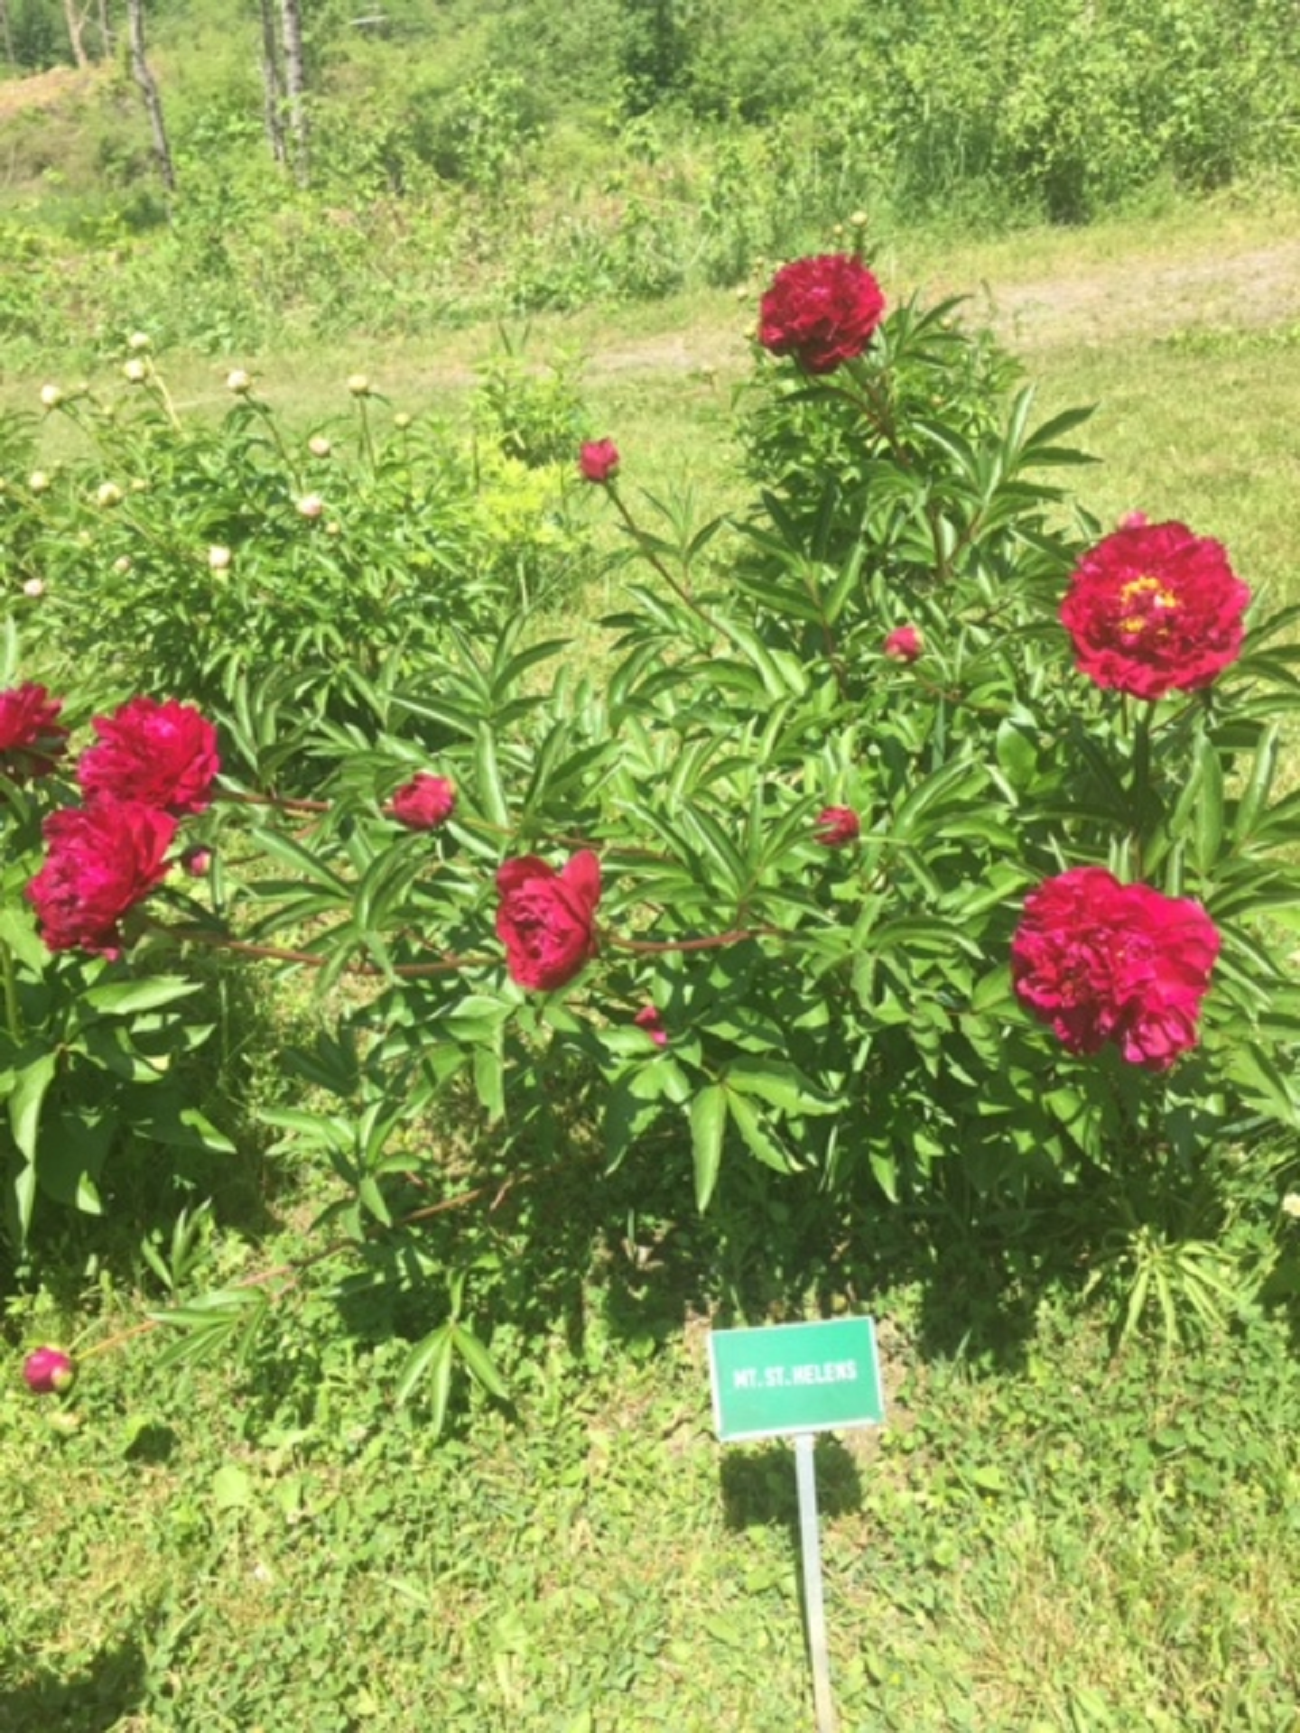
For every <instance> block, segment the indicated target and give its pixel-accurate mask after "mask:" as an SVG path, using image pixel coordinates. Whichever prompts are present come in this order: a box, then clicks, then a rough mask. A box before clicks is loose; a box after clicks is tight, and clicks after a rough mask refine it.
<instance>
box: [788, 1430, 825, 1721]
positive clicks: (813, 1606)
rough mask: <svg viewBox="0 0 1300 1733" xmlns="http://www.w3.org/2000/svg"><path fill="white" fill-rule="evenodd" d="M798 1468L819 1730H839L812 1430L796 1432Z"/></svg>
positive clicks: (810, 1655)
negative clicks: (828, 1641)
mask: <svg viewBox="0 0 1300 1733" xmlns="http://www.w3.org/2000/svg"><path fill="white" fill-rule="evenodd" d="M794 1469H795V1480H796V1483H797V1485H798V1488H799V1544H800V1548H801V1551H802V1553H803V1604H804V1613H805V1616H806V1618H807V1621H808V1658H809V1660H810V1661H811V1662H812V1676H813V1704H814V1706H815V1707H816V1710H817V1733H835V1705H834V1703H833V1702H832V1701H831V1663H830V1655H829V1653H828V1651H827V1648H826V1606H825V1602H824V1601H823V1599H822V1550H821V1537H820V1535H819V1533H818V1529H817V1473H816V1469H815V1467H814V1465H813V1434H812V1433H811V1432H797V1433H796V1434H795V1439H794Z"/></svg>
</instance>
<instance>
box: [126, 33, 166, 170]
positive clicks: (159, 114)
mask: <svg viewBox="0 0 1300 1733" xmlns="http://www.w3.org/2000/svg"><path fill="white" fill-rule="evenodd" d="M126 17H127V25H128V28H129V30H130V36H131V72H132V74H133V75H134V78H135V81H136V83H137V84H138V85H139V86H140V94H141V96H143V97H144V106H145V112H146V114H147V115H148V116H149V128H150V131H151V132H152V133H153V154H154V160H155V162H156V163H157V164H158V173H159V174H160V175H161V176H162V181H163V185H164V186H165V187H166V188H167V191H168V192H169V193H174V192H175V191H176V170H175V169H174V168H173V166H172V153H171V147H170V146H169V145H168V143H167V128H166V126H165V125H164V124H163V111H162V99H161V98H160V97H159V95H158V86H157V84H155V82H154V76H153V73H152V72H151V71H150V70H149V62H148V61H147V60H146V59H145V52H144V0H126Z"/></svg>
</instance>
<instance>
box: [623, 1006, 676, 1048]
mask: <svg viewBox="0 0 1300 1733" xmlns="http://www.w3.org/2000/svg"><path fill="white" fill-rule="evenodd" d="M632 1021H633V1022H634V1023H635V1024H636V1026H637V1028H638V1029H644V1030H645V1032H646V1034H647V1035H648V1036H649V1037H650V1039H651V1040H652V1041H653V1042H654V1044H655V1046H656V1047H666V1046H667V1045H668V1031H667V1030H666V1029H665V1028H664V1022H663V1018H662V1017H661V1016H660V1015H659V1007H658V1006H657V1005H643V1006H642V1007H641V1009H640V1010H639V1011H638V1012H637V1014H636V1016H635V1017H633V1019H632Z"/></svg>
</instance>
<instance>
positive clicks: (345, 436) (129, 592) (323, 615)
mask: <svg viewBox="0 0 1300 1733" xmlns="http://www.w3.org/2000/svg"><path fill="white" fill-rule="evenodd" d="M124 371H125V372H126V374H127V377H128V381H130V382H131V383H129V384H128V387H127V389H128V391H130V392H131V393H133V394H134V395H133V397H131V398H130V399H128V401H127V402H126V403H122V402H119V401H115V400H113V399H112V398H109V397H101V396H99V395H96V394H95V393H93V392H91V391H89V390H87V391H86V392H83V393H71V394H68V395H66V396H65V395H63V394H62V393H61V392H58V391H57V388H54V391H53V395H54V397H55V398H56V399H57V401H55V402H54V404H53V409H52V412H53V413H56V414H59V415H62V416H65V417H67V418H69V419H70V420H71V421H72V422H73V423H75V425H76V427H77V429H78V431H79V432H80V433H81V434H82V435H83V436H84V438H85V439H86V440H87V441H89V443H90V446H91V449H92V451H93V456H92V457H90V458H89V459H85V458H83V459H80V460H76V461H70V462H68V463H65V464H63V465H60V466H59V467H58V469H57V470H53V471H52V472H51V473H50V474H49V475H46V474H45V473H43V472H40V471H35V470H33V472H32V473H31V475H30V476H29V477H28V478H27V480H26V482H25V483H24V482H21V481H19V482H15V483H14V484H13V485H12V486H11V487H10V488H9V489H8V491H7V492H6V493H5V495H4V496H3V497H0V552H2V553H3V555H4V557H5V563H6V566H7V569H8V574H9V584H10V587H11V594H12V595H13V597H14V600H15V602H16V604H17V605H19V606H21V607H23V608H24V609H25V611H26V617H27V619H28V622H29V626H28V630H29V636H30V638H31V641H32V643H33V644H36V643H40V644H41V645H42V646H43V648H44V654H45V655H46V657H47V659H48V665H49V666H50V667H51V668H52V669H53V670H54V671H55V672H56V673H57V674H58V676H59V678H61V679H62V678H65V677H68V678H75V677H76V675H75V672H74V673H73V674H71V675H69V676H65V675H64V673H63V670H72V671H76V670H80V669H81V668H83V667H85V666H93V665H95V664H96V663H97V662H100V661H102V659H103V658H104V657H105V655H106V654H107V655H109V659H110V660H111V661H112V662H113V664H114V666H115V675H116V678H118V679H127V680H130V681H133V682H134V683H135V684H136V685H137V686H139V687H140V688H142V689H143V690H146V691H157V692H166V693H169V694H172V695H175V696H179V697H183V698H186V699H190V700H193V701H197V702H198V703H201V704H203V705H207V706H211V707H219V706H220V705H222V704H223V703H225V702H226V701H227V700H228V698H229V695H230V694H232V693H234V692H235V691H236V690H242V689H245V688H246V687H247V686H248V685H249V683H250V682H251V683H254V684H256V683H260V682H263V681H265V680H266V679H267V678H268V677H269V676H271V675H274V677H275V680H276V682H277V684H278V688H279V690H280V691H281V692H282V693H283V692H287V691H289V690H292V691H293V692H294V693H295V694H296V697H297V701H298V702H299V703H300V704H301V705H302V706H303V708H304V710H305V712H307V713H309V714H320V715H327V716H332V717H334V718H335V719H343V718H346V717H348V716H350V715H352V714H354V711H355V702H356V701H355V699H354V697H353V683H354V681H356V680H361V681H363V682H364V681H365V680H367V679H373V678H374V677H375V676H376V675H377V674H378V672H379V671H380V670H381V669H385V670H387V671H388V672H389V673H390V674H391V673H392V672H393V671H394V670H401V669H409V668H413V667H418V666H423V665H424V663H425V662H426V661H427V659H428V657H429V655H430V653H431V652H432V651H433V649H434V647H435V646H436V645H438V644H439V643H441V642H445V641H446V640H447V639H448V637H449V636H450V635H451V634H452V633H453V632H468V633H470V634H477V633H479V632H481V631H483V630H486V629H488V628H489V627H490V626H491V624H492V623H493V622H494V621H496V620H497V619H499V618H501V617H502V616H503V615H509V613H510V612H511V611H513V610H514V609H515V608H517V607H520V606H522V605H523V604H524V603H525V602H529V603H536V602H539V601H545V602H552V601H554V600H556V599H558V597H559V595H560V594H561V592H562V591H563V590H564V589H566V588H567V587H569V586H571V585H572V584H573V583H574V582H575V581H576V578H575V568H576V566H577V565H578V563H579V562H578V545H577V542H576V538H575V533H574V530H573V528H572V526H571V524H570V521H569V513H568V508H567V505H566V482H567V477H568V474H569V470H570V467H571V462H572V459H571V456H570V455H569V454H570V453H571V451H572V449H573V446H574V444H575V443H576V438H577V425H576V417H577V416H578V414H579V412H580V398H579V396H578V394H577V390H576V386H575V385H574V383H573V380H572V378H571V376H568V375H566V374H565V373H564V372H563V370H560V369H557V370H556V371H555V373H554V374H553V376H552V380H551V383H550V385H549V386H542V385H532V384H528V385H525V384H524V383H523V381H522V380H519V379H515V380H514V388H513V389H511V390H509V391H507V390H506V389H505V384H506V378H505V375H504V374H503V373H502V372H501V370H500V364H498V366H497V370H496V372H495V373H491V372H490V373H489V375H488V376H487V378H486V379H485V383H484V386H483V388H482V391H481V394H480V408H479V416H478V419H479V426H480V430H481V432H482V433H483V434H485V435H486V436H487V437H486V439H482V438H481V439H480V440H479V441H478V442H477V443H476V444H474V445H470V444H468V443H467V442H466V441H464V440H463V439H460V438H457V437H456V436H454V435H452V434H451V433H450V432H449V431H448V430H447V429H446V428H443V427H439V426H437V425H434V424H431V423H426V422H417V421H413V420H412V418H411V417H410V416H407V415H399V416H397V417H384V421H385V424H386V425H385V427H384V428H383V429H382V430H381V429H380V428H378V427H377V426H376V422H377V420H378V419H379V409H380V405H381V402H382V400H381V399H379V398H378V397H377V396H375V395H374V394H373V393H372V392H371V390H370V387H369V384H368V382H367V381H366V380H364V379H362V378H360V377H358V378H356V379H354V380H353V381H351V382H350V383H351V387H352V391H351V397H352V405H353V415H354V420H353V423H352V426H351V427H350V428H349V427H347V426H346V424H345V425H344V426H343V427H342V428H332V429H331V432H330V433H329V434H326V433H324V432H321V433H317V434H314V435H312V436H311V438H309V439H306V438H302V437H301V436H294V437H293V438H292V439H290V438H288V437H287V436H286V434H285V432H284V430H283V429H282V427H281V425H280V423H279V421H278V419H277V417H276V415H275V413H274V410H273V409H272V407H271V406H270V405H269V404H268V403H267V402H265V401H264V400H263V399H262V398H261V397H260V396H259V395H258V394H257V392H256V390H255V388H254V387H253V385H252V382H251V381H250V380H249V379H248V378H247V376H246V375H244V374H243V373H242V371H240V370H236V371H235V372H233V373H232V374H231V375H230V382H231V387H232V389H231V406H230V408H229V410H228V411H227V413H226V415H225V417H224V419H223V421H222V422H221V424H220V425H219V426H217V427H206V426H202V425H195V426H191V427H185V426H183V425H182V424H181V423H180V422H179V420H178V418H177V417H176V415H175V413H174V411H173V410H172V407H171V403H170V400H169V398H168V395H167V391H166V386H165V384H164V382H163V380H162V377H161V375H160V374H159V373H158V372H157V370H156V368H155V366H154V363H153V361H152V359H151V358H150V356H149V353H148V351H147V349H146V348H143V347H142V348H140V349H139V350H137V351H135V352H133V353H132V355H131V356H130V357H129V358H128V360H127V361H126V362H125V363H124ZM512 377H513V376H512ZM562 447H563V449H564V451H565V459H566V461H564V462H561V461H560V456H559V453H560V450H561V448H562Z"/></svg>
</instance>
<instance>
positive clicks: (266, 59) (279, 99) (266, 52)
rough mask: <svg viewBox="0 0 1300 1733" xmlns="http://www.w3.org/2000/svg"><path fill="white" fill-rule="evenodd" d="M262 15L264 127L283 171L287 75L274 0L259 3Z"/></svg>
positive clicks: (262, 0) (273, 152) (272, 152)
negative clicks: (276, 32)
mask: <svg viewBox="0 0 1300 1733" xmlns="http://www.w3.org/2000/svg"><path fill="white" fill-rule="evenodd" d="M258 5H259V9H260V11H261V14H262V124H263V125H264V127H265V128H266V142H267V143H268V144H269V145H270V147H271V155H272V156H273V157H274V158H275V160H276V162H278V163H279V164H280V166H281V168H283V167H284V165H285V164H286V163H287V162H288V160H289V155H288V151H287V150H286V149H285V143H284V73H283V71H282V70H281V67H280V50H279V47H278V46H277V44H276V39H275V12H274V9H273V6H272V0H258Z"/></svg>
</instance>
